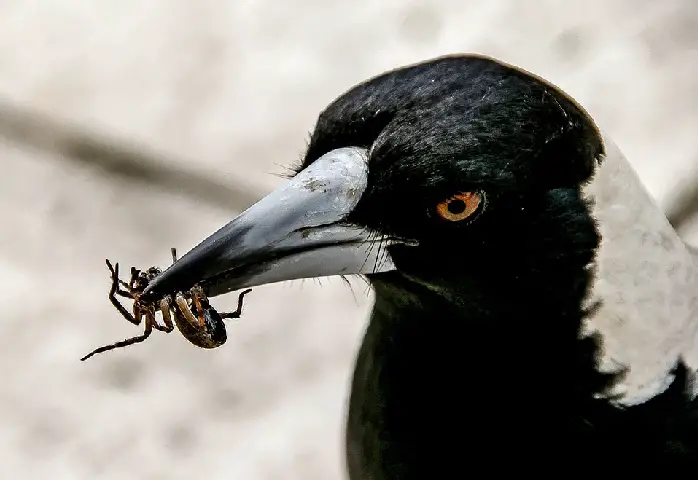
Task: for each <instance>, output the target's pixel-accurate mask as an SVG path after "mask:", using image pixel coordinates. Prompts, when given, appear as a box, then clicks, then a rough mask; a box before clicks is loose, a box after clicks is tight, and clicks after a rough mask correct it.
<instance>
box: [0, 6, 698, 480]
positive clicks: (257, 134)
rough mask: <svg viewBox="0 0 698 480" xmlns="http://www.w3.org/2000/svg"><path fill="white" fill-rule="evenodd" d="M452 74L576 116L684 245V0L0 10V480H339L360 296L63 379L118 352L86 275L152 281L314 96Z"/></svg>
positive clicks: (120, 324)
mask: <svg viewBox="0 0 698 480" xmlns="http://www.w3.org/2000/svg"><path fill="white" fill-rule="evenodd" d="M459 52H476V53H482V54H487V55H492V56H495V57H498V58H500V59H502V60H504V61H507V62H510V63H514V64H516V65H519V66H521V67H523V68H525V69H527V70H529V71H533V72H534V73H536V74H538V75H541V76H543V77H545V78H547V79H548V80H550V81H551V82H553V83H555V84H557V85H558V86H560V87H561V88H562V89H564V90H565V91H567V92H568V93H569V94H571V95H572V96H573V97H575V98H576V99H577V100H578V101H579V102H580V103H581V104H582V105H583V106H584V107H585V108H586V109H587V110H588V111H589V112H590V113H591V114H592V116H594V117H595V118H596V120H597V122H598V124H599V125H600V126H601V128H602V129H604V130H605V131H606V132H608V133H609V134H610V135H611V136H612V137H613V138H614V139H615V140H616V142H617V143H618V144H619V146H620V148H621V149H622V150H623V151H624V152H625V154H626V156H627V157H628V158H629V160H630V161H631V162H632V164H633V165H634V166H635V168H636V169H637V170H638V172H639V174H640V176H641V177H642V179H643V180H644V181H645V182H646V185H647V187H648V189H649V190H650V192H651V193H652V195H654V196H655V198H656V199H657V201H658V202H660V203H661V205H662V206H663V207H664V208H665V209H666V210H667V211H668V212H669V214H670V215H671V218H672V220H673V221H675V223H677V224H680V226H681V233H682V234H683V235H684V236H685V237H686V238H687V239H689V240H692V239H696V240H698V227H696V225H695V222H693V221H692V213H693V210H692V207H694V206H695V205H696V204H697V203H698V201H696V199H695V198H694V195H695V192H694V187H696V186H698V180H696V179H697V178H698V176H697V175H696V167H698V161H697V160H698V136H697V135H696V129H697V128H698V108H697V107H698V90H697V89H696V78H698V4H696V3H695V1H694V0H666V1H663V2H653V1H649V0H608V1H601V0H596V1H581V0H549V1H545V0H538V1H533V0H531V1H528V2H521V1H517V0H458V1H457V0H432V1H429V2H427V1H423V2H417V1H409V0H381V1H380V2H378V1H370V0H354V1H351V2H349V1H345V2H336V1H331V0H322V1H321V0H287V1H286V2H279V1H275V2H273V1H271V0H248V1H237V2H234V1H221V0H199V1H198V2H190V1H188V0H151V1H149V2H141V1H135V0H121V1H119V2H116V1H100V2H82V1H77V0H53V1H41V2H39V1H30V0H25V1H22V2H18V1H12V0H0V166H1V167H2V168H1V170H0V171H1V172H2V175H0V215H1V216H2V230H1V231H0V285H2V288H0V301H1V304H2V310H1V311H2V313H0V339H1V340H0V342H1V343H2V348H1V349H0V378H2V387H1V388H0V479H125V478H128V479H192V478H210V479H218V478H221V479H222V478H229V479H241V480H271V479H284V480H287V479H305V480H316V479H317V480H332V479H340V478H342V477H343V422H344V410H345V405H346V397H347V391H348V384H349V380H350V377H351V370H352V366H353V360H354V355H355V352H356V349H357V347H358V345H359V342H360V340H361V335H362V332H363V329H364V327H365V321H366V318H367V313H368V308H369V306H370V301H371V296H370V295H371V294H370V292H369V291H368V290H367V288H366V286H365V285H364V284H363V283H362V282H361V281H355V282H353V283H352V287H353V288H351V289H350V288H348V287H347V286H346V285H345V284H343V283H342V281H341V280H339V279H336V280H334V279H330V280H323V281H322V282H320V284H318V282H311V281H307V282H300V281H298V282H292V283H288V284H281V285H271V286H266V287H262V288H256V289H255V290H254V291H253V292H252V293H251V294H250V295H249V296H248V297H247V303H246V308H245V311H244V315H243V318H242V319H241V320H239V321H233V322H231V323H230V324H229V326H228V335H229V340H228V343H227V344H226V345H225V346H223V347H222V348H219V349H216V350H212V351H204V350H199V349H197V348H195V347H193V346H191V345H189V344H188V343H187V342H186V341H185V340H184V339H183V338H182V337H181V336H180V335H179V334H177V333H173V334H171V335H164V334H161V333H158V332H155V333H154V334H153V336H152V337H151V338H150V339H149V340H148V341H147V342H146V343H144V344H140V345H137V346H133V347H129V348H127V349H123V350H118V351H115V352H108V353H105V354H103V355H100V356H97V357H94V358H93V359H91V360H89V361H88V362H85V363H81V362H79V361H78V359H79V358H80V357H81V356H82V355H84V354H86V353H87V352H89V351H90V350H92V349H93V348H95V347H97V346H100V345H103V344H107V343H112V342H113V341H116V340H119V339H122V338H125V337H130V336H133V335H137V334H139V333H140V331H141V330H140V329H138V328H136V327H134V326H132V325H131V324H129V323H127V322H126V321H125V320H123V318H122V317H121V316H120V315H119V314H118V313H117V312H116V310H114V309H113V308H112V306H111V304H110V303H109V302H108V300H107V290H108V288H109V274H108V271H107V268H106V266H105V264H104V259H105V257H106V258H110V259H112V260H113V261H118V262H120V263H121V265H122V267H123V270H127V269H128V268H129V267H130V266H131V265H135V266H138V267H148V266H151V265H160V266H166V265H168V264H169V261H170V253H169V248H170V247H171V246H176V247H177V248H178V249H179V251H180V253H184V252H185V251H187V250H189V249H190V248H191V247H192V246H194V245H195V244H196V243H198V242H199V241H200V240H202V239H203V238H204V237H206V236H207V235H208V234H209V233H211V232H212V231H214V230H215V229H217V228H218V227H219V226H221V225H223V224H224V223H226V222H227V221H228V220H229V219H231V218H232V216H233V215H235V214H236V213H237V212H239V211H241V210H243V209H244V208H245V207H247V206H248V205H249V204H251V203H253V202H254V201H255V200H256V199H258V198H260V197H261V196H263V195H264V194H265V193H267V192H268V191H270V190H271V189H272V188H274V187H275V186H277V185H279V184H280V183H281V182H283V179H281V178H280V177H279V175H281V174H284V173H285V172H286V171H287V170H286V168H287V166H288V165H289V164H291V163H293V162H296V161H297V160H298V159H299V158H300V157H301V155H302V154H303V151H304V148H305V142H306V139H307V137H308V133H309V131H310V130H311V129H312V127H313V124H314V122H315V119H316V116H317V114H318V113H319V112H320V110H321V109H322V108H323V107H324V106H325V105H326V104H327V103H329V102H330V101H331V100H332V99H334V98H335V97H336V96H337V95H339V94H341V93H342V92H343V91H344V90H346V89H347V88H349V87H351V86H352V85H354V84H355V83H357V82H359V81H362V80H364V79H366V78H368V77H370V76H373V75H376V74H378V73H381V72H383V71H385V70H387V69H391V68H394V67H397V66H400V65H403V64H406V63H412V62H416V61H420V60H425V59H428V58H431V57H434V56H440V55H443V54H449V53H459ZM235 300H236V298H235V295H231V296H229V297H227V298H226V297H219V298H217V299H215V301H214V303H215V305H216V306H217V307H218V308H219V310H225V309H228V308H232V307H233V306H234V304H235Z"/></svg>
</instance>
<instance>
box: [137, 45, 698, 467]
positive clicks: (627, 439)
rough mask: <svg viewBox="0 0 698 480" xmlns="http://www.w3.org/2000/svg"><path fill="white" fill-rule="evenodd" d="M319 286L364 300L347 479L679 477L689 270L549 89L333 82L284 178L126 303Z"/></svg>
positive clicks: (492, 69) (516, 84) (691, 438)
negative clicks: (325, 281)
mask: <svg viewBox="0 0 698 480" xmlns="http://www.w3.org/2000/svg"><path fill="white" fill-rule="evenodd" d="M331 275H363V276H365V278H366V279H367V280H368V281H369V282H370V284H371V286H372V288H373V289H374V291H375V303H374V305H373V309H372V313H371V317H370V321H369V323H368V326H367V329H366V332H365V336H364V339H363V343H362V345H361V348H360V350H359V352H358V355H357V359H356V364H355V370H354V375H353V380H352V385H351V392H350V400H349V406H348V414H347V417H348V418H347V423H346V467H347V470H348V474H349V478H351V479H352V480H358V479H370V480H397V479H400V480H409V479H433V478H465V477H473V476H474V477H487V476H491V475H494V474H502V475H519V474H551V475H558V476H568V475H570V474H580V475H582V474H589V475H591V474H594V475H599V474H602V473H613V474H622V473H626V474H627V473H629V472H632V471H638V472H640V471H641V472H643V473H648V472H650V471H651V469H654V468H656V469H657V470H656V471H657V472H658V474H666V475H672V474H679V473H682V472H686V473H689V472H690V470H689V469H690V468H694V469H695V468H698V400H696V399H695V397H696V395H695V392H694V381H693V380H694V370H695V368H697V367H696V365H697V364H698V348H695V339H696V328H698V321H696V319H695V317H696V312H697V309H698V303H697V301H698V295H697V293H698V278H697V276H696V267H695V260H694V258H693V257H692V255H691V252H690V250H689V248H688V247H687V246H686V244H685V243H684V242H683V241H682V240H681V239H680V238H679V236H678V235H677V234H676V232H675V231H674V230H673V229H672V227H671V226H670V224H669V223H668V221H667V219H666V216H665V214H664V213H663V212H662V210H661V209H660V208H659V207H658V206H657V205H656V203H655V202H654V200H653V199H652V197H651V195H650V194H649V193H648V192H647V190H646V189H645V188H644V187H643V185H642V183H641V182H640V180H639V178H638V176H637V174H636V173H635V171H634V170H633V169H632V167H631V165H630V163H629V162H628V161H627V160H626V159H625V158H624V156H623V154H622V153H621V151H620V150H619V148H618V147H617V146H616V145H615V144H614V143H613V142H612V141H611V140H610V139H609V138H608V136H607V135H606V134H605V133H604V132H602V131H601V130H600V129H599V128H598V127H597V125H596V124H595V122H594V120H593V119H592V118H591V116H590V115H589V114H588V113H587V112H586V111H585V110H584V109H583V108H582V107H581V106H580V105H579V104H578V103H577V102H576V101H575V100H574V99H572V98H571V97H570V96H569V95H567V94H566V93H564V92H563V91H561V90H560V89H559V88H558V87H556V86H555V85H553V84H551V83H550V82H548V81H546V80H544V79H542V78H540V77H538V76H536V75H534V74H532V73H530V72H527V71H525V70H523V69H521V68H518V67H516V66H513V65H509V64H507V63H505V62H503V61H500V60H497V59H494V58H489V57H485V56H480V55H452V56H445V57H439V58H434V59H430V60H427V61H424V62H421V63H418V64H413V65H407V66H403V67H400V68H396V69H394V70H391V71H388V72H385V73H382V74H380V75H378V76H375V77H373V78H370V79H368V80H366V81H364V82H362V83H360V84H358V85H356V86H354V87H352V88H350V89H349V90H348V91H346V92H345V93H343V94H342V95H340V96H339V97H338V98H337V99H335V100H334V101H333V102H332V103H330V104H329V105H328V106H327V107H326V108H325V109H324V110H323V111H322V112H321V113H320V115H319V117H318V119H317V122H316V125H315V127H314V130H313V132H312V134H311V137H310V140H309V143H308V146H307V150H306V152H305V154H304V156H303V158H302V161H301V163H300V165H298V166H297V168H295V169H294V175H293V176H292V177H291V178H290V179H289V180H288V182H287V183H286V184H285V185H283V186H281V187H280V188H279V189H277V190H276V191H273V192H272V193H270V194H269V195H268V196H266V197H264V198H263V199H261V200H260V201H258V202H257V203H255V204H254V205H252V206H251V207H249V208H248V209H247V210H246V211H244V212H243V213H241V214H240V215H239V216H237V217H236V218H234V219H233V220H232V221H231V222H230V223H228V224H226V225H225V226H223V227H222V228H220V229H219V230H218V231H216V232H215V233H213V234H212V235H210V236H209V237H207V238H205V239H204V240H203V241H202V242H201V243H200V244H199V245H198V246H196V247H195V248H193V249H192V250H191V251H190V252H188V253H187V254H186V255H185V256H183V257H182V258H180V259H179V260H178V261H177V262H176V263H174V264H173V265H172V266H171V267H170V268H169V269H167V270H166V271H165V272H163V273H162V275H160V276H159V277H157V278H156V279H155V280H154V281H153V282H152V283H151V284H150V285H149V287H148V289H147V290H146V293H145V298H157V297H159V296H162V295H166V294H168V293H170V292H174V291H178V290H184V289H187V288H189V287H191V286H192V285H194V284H195V283H198V284H200V285H201V286H202V287H203V288H204V289H205V291H206V292H207V294H208V295H209V296H217V295H221V294H225V293H227V292H231V291H234V290H238V289H242V288H247V287H252V286H257V285H263V284H268V283H275V282H280V281H286V280H293V279H300V278H312V277H320V276H331ZM328 320H329V319H328Z"/></svg>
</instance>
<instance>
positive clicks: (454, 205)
mask: <svg viewBox="0 0 698 480" xmlns="http://www.w3.org/2000/svg"><path fill="white" fill-rule="evenodd" d="M483 196H484V194H483V193H482V192H461V193H459V194H457V195H454V196H452V197H451V198H449V199H447V200H444V201H442V202H440V203H439V204H438V205H437V206H436V212H437V213H438V214H439V216H440V217H441V218H443V219H444V220H448V221H449V222H461V221H463V220H465V219H466V218H468V217H470V216H472V215H473V214H474V213H475V212H477V211H478V209H479V208H480V205H481V204H482V203H483V200H484V198H483Z"/></svg>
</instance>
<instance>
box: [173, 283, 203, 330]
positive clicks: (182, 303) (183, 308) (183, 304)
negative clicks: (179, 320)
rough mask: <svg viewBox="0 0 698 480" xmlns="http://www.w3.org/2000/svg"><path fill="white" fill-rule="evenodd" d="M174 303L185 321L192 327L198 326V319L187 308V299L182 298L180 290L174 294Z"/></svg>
mask: <svg viewBox="0 0 698 480" xmlns="http://www.w3.org/2000/svg"><path fill="white" fill-rule="evenodd" d="M175 303H176V304H177V306H178V307H179V311H180V313H181V314H182V315H183V316H184V318H185V319H186V320H187V322H188V323H189V324H190V325H191V326H192V327H194V328H197V329H198V328H199V327H200V325H199V321H198V320H197V319H196V317H194V314H193V313H192V312H191V308H189V305H187V300H186V299H185V298H184V295H182V293H181V292H179V293H177V294H176V295H175Z"/></svg>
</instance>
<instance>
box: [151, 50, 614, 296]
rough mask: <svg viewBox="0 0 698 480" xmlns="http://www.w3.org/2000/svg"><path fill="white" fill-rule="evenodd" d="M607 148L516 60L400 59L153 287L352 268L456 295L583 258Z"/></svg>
mask: <svg viewBox="0 0 698 480" xmlns="http://www.w3.org/2000/svg"><path fill="white" fill-rule="evenodd" d="M603 153H604V147H603V142H602V138H601V135H600V133H599V131H598V129H597V128H596V126H595V125H594V122H593V121H592V119H591V118H590V117H589V115H587V114H586V112H585V111H584V110H583V109H582V108H581V107H580V106H579V105H577V104H576V103H575V102H574V101H573V100H572V99H570V98H569V97H568V96H567V95H565V94H564V93H563V92H561V91H560V90H559V89H558V88H556V87H554V86H553V85H551V84H549V83H547V82H545V81H543V80H542V79H540V78H538V77H536V76H535V75H532V74H530V73H528V72H525V71H523V70H521V69H519V68H516V67H513V66H510V65H507V64H504V63H502V62H500V61H496V60H493V59H490V58H486V57H481V56H472V55H463V56H450V57H442V58H437V59H434V60H430V61H427V62H423V63H420V64H416V65H411V66H406V67H402V68H398V69H396V70H393V71H390V72H387V73H384V74H382V75H379V76H377V77H374V78H372V79H369V80H367V81H365V82H363V83H361V84H359V85H357V86H355V87H353V88H351V89H350V90H348V91H347V92H346V93H344V94H342V95H341V96H339V97H338V98H337V99H336V100H335V101H333V102H332V103H331V104H330V105H329V106H327V107H326V108H325V109H324V110H323V111H322V112H321V113H320V115H319V118H318V121H317V124H316V126H315V129H314V131H313V133H312V135H311V138H310V142H309V145H308V149H307V152H306V154H305V156H304V158H303V160H302V162H301V164H300V165H299V166H298V167H297V168H296V169H295V174H294V175H293V176H292V178H290V180H289V181H288V182H287V183H286V184H285V185H282V186H281V187H280V188H279V189H277V190H275V191H273V192H272V193H270V194H269V195H268V196H266V197H265V198H263V199H261V200H260V201H259V202H257V203H256V204H254V205H252V206H251V207H250V208H249V209H247V210H246V211H244V212H243V213H241V214H240V215H239V216H237V217H236V218H235V219H233V220H232V221H231V222H230V223H228V224H227V225H225V226H223V227H222V228H221V229H220V230H218V231H217V232H215V233H213V234H212V235H211V236H209V237H208V238H206V239H205V240H204V241H203V242H202V243H200V244H199V245H198V246H196V247H195V248H193V249H192V250H191V251H190V252H188V253H187V254H186V255H184V256H183V257H182V258H180V259H179V260H178V261H177V262H175V263H174V264H173V265H172V266H171V267H170V268H169V269H167V270H166V271H165V272H164V273H163V274H162V275H160V276H159V277H157V278H156V279H155V280H153V281H152V282H151V283H150V285H149V286H148V289H147V290H146V295H147V296H151V297H155V296H159V295H165V294H168V293H170V292H172V291H176V290H184V289H187V288H189V287H191V286H192V285H193V284H195V283H198V284H200V285H202V287H203V288H204V289H205V290H206V291H207V293H208V295H209V296H216V295H220V294H223V293H226V292H229V291H232V290H237V289H241V288H245V287H251V286H256V285H262V284H267V283H274V282H279V281H284V280H294V279H300V278H312V277H320V276H330V275H352V274H360V275H365V276H367V277H368V278H369V279H370V280H372V281H377V282H380V281H381V279H383V280H385V281H390V279H396V278H398V277H399V278H400V279H401V281H406V282H408V283H409V282H413V283H414V284H419V285H423V286H427V287H429V288H431V290H433V291H437V292H444V294H449V292H450V293H451V294H454V292H455V291H456V290H458V289H460V288H465V287H463V286H464V285H466V286H467V285H468V284H469V282H470V283H473V282H487V281H488V280H489V281H497V282H505V283H506V282H513V283H512V285H513V284H516V283H517V282H518V283H521V282H527V281H530V280H531V277H530V274H532V273H533V274H535V272H542V271H544V270H546V268H547V267H552V266H554V267H555V268H558V269H561V270H562V271H564V270H565V268H564V267H565V265H568V264H569V269H570V270H573V269H574V270H578V269H579V268H583V266H584V265H586V264H587V263H588V262H589V261H591V259H592V256H593V250H594V248H596V246H597V244H598V236H597V234H596V229H595V226H594V223H593V220H592V219H591V217H590V216H589V215H588V212H587V205H586V203H585V200H584V199H583V198H582V196H581V194H580V187H581V186H582V185H583V184H584V183H585V182H587V181H589V179H590V178H591V177H592V176H593V174H594V170H595V167H596V165H597V163H598V161H599V159H600V158H601V157H602V155H603ZM522 273H526V275H522ZM580 288H581V289H583V288H584V285H580ZM454 295H455V294H454Z"/></svg>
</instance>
